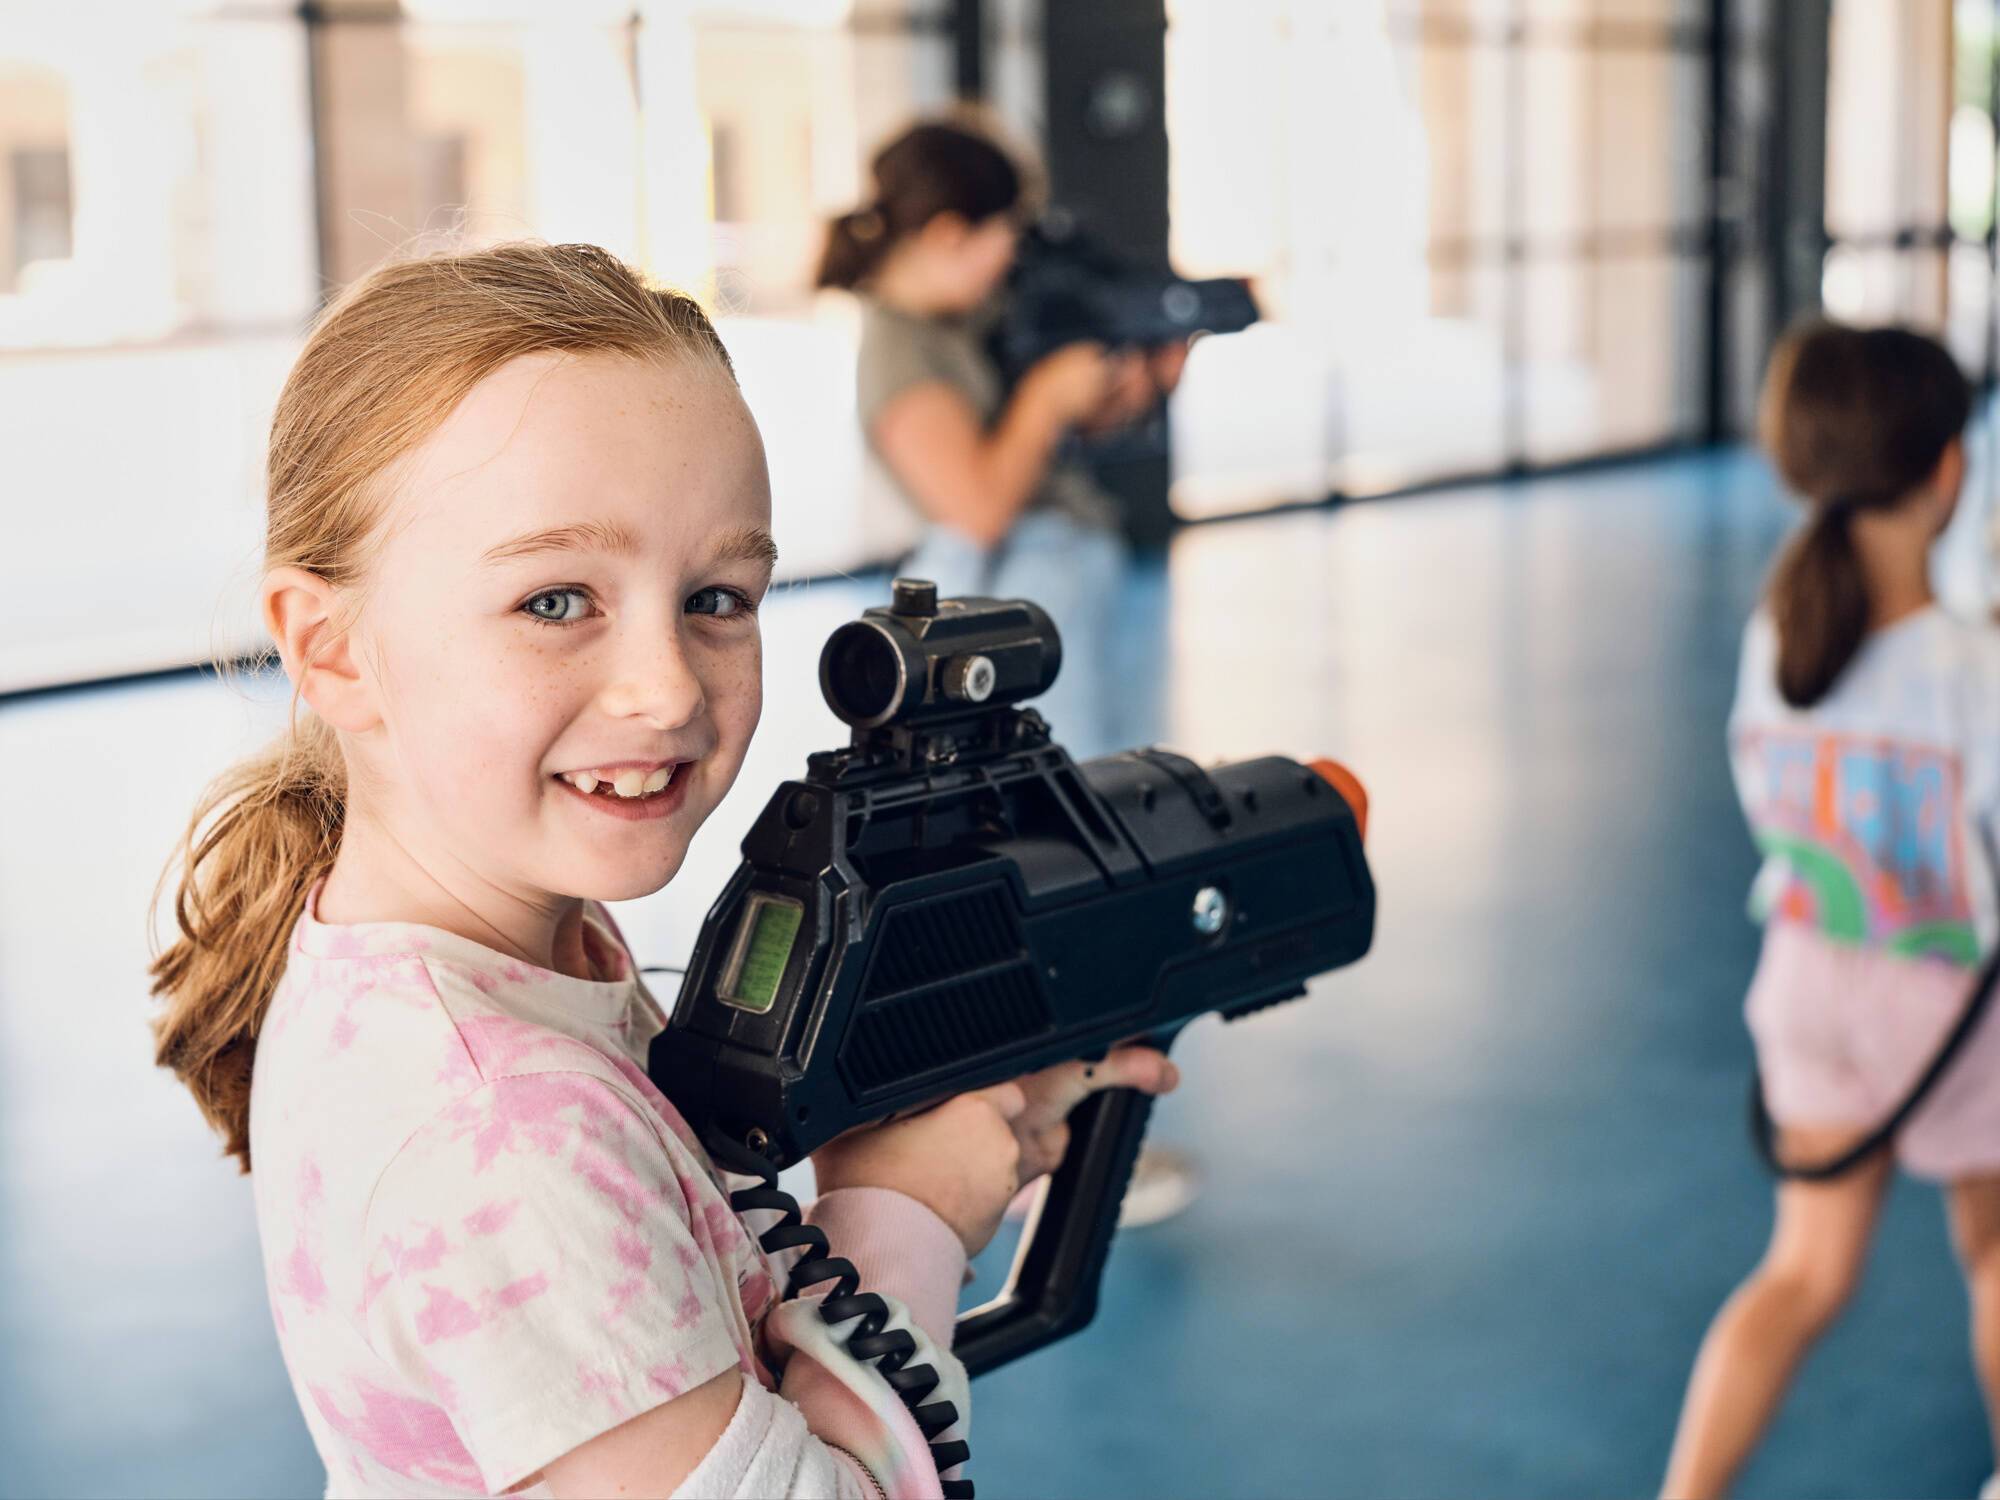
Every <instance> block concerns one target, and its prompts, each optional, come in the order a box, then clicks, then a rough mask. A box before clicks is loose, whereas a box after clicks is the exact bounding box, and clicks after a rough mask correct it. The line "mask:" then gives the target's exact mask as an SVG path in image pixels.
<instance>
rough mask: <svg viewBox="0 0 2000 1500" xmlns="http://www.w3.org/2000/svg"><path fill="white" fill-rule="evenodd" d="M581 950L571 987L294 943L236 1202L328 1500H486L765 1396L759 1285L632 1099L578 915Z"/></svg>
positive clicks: (595, 949)
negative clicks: (742, 1394)
mask: <svg viewBox="0 0 2000 1500" xmlns="http://www.w3.org/2000/svg"><path fill="white" fill-rule="evenodd" d="M316 894H317V892H315V895H316ZM585 936H586V948H587V950H588V953H589V956H590V961H591V964H592V967H593V972H594V973H595V974H596V975H597V976H598V977H597V978H595V979H590V980H584V979H572V978H569V977H567V976H565V975H562V974H557V973H554V972H552V971H550V970H547V969H540V968H536V967H534V966H532V965H529V964H524V963H516V962H511V961H509V960H507V959H505V958H504V957H503V956H501V955H499V954H497V953H494V952H493V951H491V950H489V949H486V948H483V947H481V946H480V945H478V944H477V943H474V942H471V941H470V940H468V939H465V938H460V937H456V936H453V935H452V934H450V933H446V932H443V931H440V930H438V929H435V928H428V927H419V926H413V925H408V924H402V923H366V924H359V925H353V926H329V925H324V924H322V923H320V922H318V921H317V920H315V919H314V917H313V914H312V903H311V901H308V902H307V907H306V912H305V914H304V915H303V916H302V917H301V918H300V919H299V923H298V926H297V928H296V930H295V932H294V934H293V938H292V945H291V952H290V954H289V957H288V960H287V965H286V970H285V977H284V981H283V983H282V984H281V985H280V987H279V989H278V992H277V994H276V996H275V998H274V999H273V1001H272V1004H271V1009H270V1013H269V1016H268V1018H267V1019H266V1021H265V1024H264V1029H263V1032H262V1034H261V1035H260V1037H259V1039H258V1045H257V1061H256V1073H255V1083H254V1086H253V1090H252V1094H251V1109H250V1144H251V1162H252V1165H253V1168H254V1170H253V1173H252V1179H251V1180H252V1182H253V1184H254V1186H255V1190H256V1198H257V1219H258V1226H259V1229H260V1232H261V1235H262V1239H263V1249H264V1265H265V1273H266V1275H267V1277H268V1279H269V1282H270V1295H271V1311H272V1315H273V1316H274V1318H275V1319H276V1321H277V1328H278V1341H279V1344H280V1347H281V1348H282V1349H283V1351H284V1357H285V1365H286V1368H287V1369H288V1370H289V1372H290V1374H291V1378H292V1384H293V1387H294V1389H295V1390H296V1392H297V1394H298V1398H299V1405H300V1406H301V1408H303V1410H304V1412H305V1419H306V1425H307V1426H308V1427H309V1428H310V1429H311V1430H312V1435H313V1441H314V1442H315V1443H316V1444H317V1445H318V1447H319V1451H320V1454H321V1456H322V1457H323V1458H324V1459H325V1461H326V1466H327V1475H328V1493H329V1494H332V1495H360V1494H367V1495H396V1496H403V1495H422V1496H435V1495H464V1494H488V1493H493V1492H496V1491H499V1490H503V1489H507V1488H511V1487H513V1486H516V1485H519V1484H520V1483H521V1482H522V1481H524V1480H526V1479H528V1478H529V1477H530V1476H532V1475H533V1474H534V1473H535V1471H536V1470H537V1469H539V1468H540V1467H541V1466H542V1465H543V1464H545V1463H547V1462H548V1461H550V1460H551V1459H554V1458H557V1457H560V1456H561V1455H562V1454H564V1453H567V1452H569V1451H570V1450H571V1449H573V1448H575V1447H577V1446H578V1445H579V1444H581V1443H583V1442H585V1441H587V1440H589V1439H590V1438H592V1437H595V1436H596V1435H598V1434H599V1433H602V1432H605V1431H607V1430H609V1429H610V1428H612V1427H614V1426H616V1425H618V1424H619V1423H621V1422H623V1421H625V1420H627V1419H629V1418H631V1417H635V1416H638V1415H639V1414H641V1413H643V1412H645V1411H648V1410H651V1409H652V1408H653V1407H655V1406H658V1405H659V1404H661V1402H663V1401H666V1400H670V1399H672V1398H673V1397H675V1396H678V1395H680V1394H681V1393H683V1392H685V1391H688V1390H692V1389H693V1388H695V1387H696V1386H699V1385H701V1384H703V1383H704V1382H706V1381H708V1380H710V1379H712V1378H714V1377H715V1376H717V1375H720V1374H722V1373H723V1372H724V1371H727V1370H730V1369H741V1370H743V1371H744V1372H745V1373H746V1374H749V1375H751V1376H752V1377H754V1378H756V1379H758V1380H760V1381H761V1382H763V1383H764V1384H765V1385H767V1386H768V1385H770V1384H771V1378H770V1375H769V1373H768V1372H767V1371H765V1370H764V1369H763V1367H762V1365H761V1364H760V1362H759V1361H758V1358H757V1355H756V1352H755V1351H756V1347H757V1346H756V1343H755V1341H754V1338H753V1329H754V1328H755V1327H756V1324H757V1322H758V1320H759V1319H760V1318H761V1316H762V1315H763V1313H764V1312H765V1311H766V1309H767V1308H768V1306H769V1304H770V1302H771V1295H772V1278H771V1272H770V1267H769V1265H768V1263H767V1262H766V1261H765V1259H764V1258H763V1256H762V1254H761V1252H760V1251H759V1250H758V1249H757V1247H756V1246H755V1245H754V1244H753V1243H752V1242H751V1240H750V1238H749V1235H748V1234H747V1233H746V1232H745V1230H744V1228H743V1226H742V1225H741V1223H740V1222H739V1221H738V1219H737V1217H736V1215H735V1214H734V1213H733V1212H732V1211H731V1210H730V1207H729V1204H728V1201H727V1198H726V1196H725V1193H724V1190H723V1188H722V1187H721V1186H719V1185H718V1182H717V1180H716V1178H715V1177H714V1176H713V1175H711V1170H710V1168H709V1166H708V1164H707V1159H706V1157H705V1156H704V1154H703V1153H702V1152H701V1151H700V1150H699V1148H698V1147H697V1146H696V1144H695V1142H694V1140H693V1139H692V1137H691V1136H690V1134H689V1132H688V1128H687V1126H686V1124H685V1122H684V1121H682V1119H681V1118H680V1116H679V1115H678V1114H677V1113H676V1112H675V1111H674V1109H673V1107H672V1106H671V1105H670V1104H669V1103H668V1102H667V1101H666V1099H665V1098H663V1097H662V1096H661V1095H660V1093H659V1092H658V1091H657V1090H656V1089H654V1087H653V1086H652V1084H651V1083H650V1082H649V1081H648V1080H647V1078H646V1076H645V1071H644V1059H645V1055H646V1049H647V1046H648V1044H649V1043H650V1042H651V1040H652V1038H653V1037H654V1036H655V1035H656V1034H657V1033H658V1032H659V1030H660V1027H661V1020H660V1015H659V1011H658V1009H657V1007H656V1006H655V1005H654V1003H653V1001H652V1000H651V998H650V997H649V996H648V995H647V994H646V992H645V990H644V988H643V986H642V985H641V984H640V982H639V980H638V977H637V975H636V974H635V973H634V972H633V969H632V964H631V960H630V957H629V956H628V955H627V954H626V952H625V949H624V946H623V944H622V943H621V942H620V941H619V939H618V938H617V936H616V932H615V929H614V928H613V927H612V926H611V923H610V919H609V918H608V917H607V916H606V915H605V914H604V913H603V912H602V911H601V910H600V909H598V908H595V907H592V908H590V910H589V915H588V917H587V926H586V934H585ZM536 1489H537V1490H538V1491H540V1490H541V1486H539V1485H537V1486H536Z"/></svg>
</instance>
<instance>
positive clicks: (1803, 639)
mask: <svg viewBox="0 0 2000 1500" xmlns="http://www.w3.org/2000/svg"><path fill="white" fill-rule="evenodd" d="M1854 511H1855V507H1854V506H1853V505H1851V504H1847V503H1842V504H1837V505H1823V506H1821V507H1819V509H1817V510H1816V511H1814V513H1813V514H1812V516H1811V517H1810V519H1808V520H1807V522H1806V524H1805V525H1804V526H1803V527H1801V528H1800V529H1799V531H1798V532H1797V534H1796V535H1794V536H1793V538H1792V540H1791V543H1790V545H1788V546H1787V547H1786V548H1785V550H1784V553H1783V554H1782V555H1781V556H1780V557H1779V559H1778V566H1777V567H1776V569H1774V570H1773V572H1772V574H1771V587H1770V607H1771V618H1772V621H1773V623H1774V624H1775V625H1776V626H1777V631H1778V693H1779V695H1780V696H1781V697H1783V698H1784V700H1785V702H1787V703H1789V704H1790V705H1791V706H1792V707H1793V708H1811V707H1812V706H1813V705H1814V704H1815V703H1817V702H1819V701H1820V699H1822V698H1824V697H1825V696H1826V695H1827V694H1828V693H1830V692H1832V691H1833V685H1834V683H1836V682H1838V681H1839V680H1840V674H1841V673H1842V672H1845V671H1846V670H1847V668H1848V665H1849V663H1851V662H1852V661H1853V660H1854V658H1855V656H1856V655H1857V654H1858V653H1859V652H1860V650H1861V643H1862V641H1863V640H1864V639H1866V638H1867V635H1868V578H1867V575H1866V574H1865V573H1863V572H1862V570H1861V554H1860V553H1858V552H1856V551H1855V550H1854Z"/></svg>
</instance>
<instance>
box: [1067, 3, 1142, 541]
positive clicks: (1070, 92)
mask: <svg viewBox="0 0 2000 1500" xmlns="http://www.w3.org/2000/svg"><path fill="white" fill-rule="evenodd" d="M1042 28H1043V29H1042V55H1043V60H1044V65H1045V70H1046V71H1045V75H1044V76H1045V77H1046V79H1047V91H1048V97H1047V101H1046V103H1047V118H1048V139H1047V142H1046V146H1045V150H1046V152H1047V155H1048V170H1049V196H1050V199H1051V201H1052V202H1054V203H1056V204H1059V205H1061V206H1062V207H1064V208H1066V209H1068V210H1070V211H1071V212H1073V213H1074V214H1076V216H1077V218H1078V221H1079V222H1080V223H1081V224H1082V225H1083V226H1084V228H1086V229H1087V230H1088V231H1089V232H1090V233H1091V234H1092V235H1093V237H1095V238H1097V239H1099V240H1100V241H1102V242H1103V243H1105V244H1107V245H1110V246H1111V247H1112V248H1114V249H1116V250H1117V251H1119V252H1120V253H1121V254H1124V255H1128V256H1131V257H1132V258H1134V259H1135V260H1140V261H1143V262H1146V263H1148V264H1152V265H1160V266H1164V265H1165V264H1166V262H1167V118H1166V108H1165V96H1166V82H1167V13H1166V4H1165V0H1045V4H1044V6H1043V21H1042ZM1093 467H1094V469H1095V472H1096V477H1097V480H1098V482H1099V483H1100V484H1101V485H1103V487H1104V488H1105V489H1106V490H1108V491H1109V492H1110V493H1111V494H1112V495H1113V496H1114V497H1115V498H1116V499H1117V500H1118V502H1119V506H1120V509H1121V511H1122V512H1123V516H1124V521H1125V530H1126V533H1127V535H1128V536H1129V537H1130V538H1131V539H1132V541H1133V542H1134V543H1135V544H1137V545H1140V546H1157V545H1160V544H1162V543H1164V542H1165V540H1166V538H1167V535H1168V533H1169V531H1170V530H1171V529H1172V524H1173V515H1172V512H1171V511H1170V510H1169V508H1168V505H1167V485H1168V482H1169V479H1170V477H1171V466H1170V464H1169V461H1168V456H1167V452H1166V444H1165V442H1164V441H1162V442H1160V443H1158V444H1155V445H1151V446H1150V447H1149V448H1148V449H1147V450H1146V451H1136V452H1132V453H1129V454H1123V455H1119V456H1116V457H1106V458H1105V459H1104V460H1103V461H1101V462H1099V463H1097V464H1095V465H1094V466H1093Z"/></svg>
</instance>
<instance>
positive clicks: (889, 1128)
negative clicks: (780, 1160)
mask: <svg viewBox="0 0 2000 1500" xmlns="http://www.w3.org/2000/svg"><path fill="white" fill-rule="evenodd" d="M1027 1107H1028V1096H1027V1094H1026V1093H1024V1092H1023V1091H1022V1088H1021V1085H1020V1084H1018V1083H1002V1084H996V1085H995V1086H994V1087H992V1088H990V1089H980V1090H978V1091H976V1092H974V1093H970V1094H960V1095H959V1096H958V1097H957V1098H956V1099H947V1100H946V1101H945V1102H944V1103H943V1104H940V1105H939V1106H938V1107H937V1108H936V1109H928V1110H925V1111H924V1112H923V1113H922V1114H920V1115H911V1116H909V1117H908V1118H907V1119H902V1120H890V1121H888V1122H886V1123H885V1124H881V1125H866V1126H863V1127H862V1128H861V1129H859V1130H850V1131H848V1132H847V1134H845V1135H843V1136H840V1137H838V1138H836V1139H834V1140H831V1141H828V1142H827V1143H826V1144H825V1145H824V1146H822V1147H820V1148H819V1150H817V1151H815V1152H814V1153H813V1157H812V1163H813V1176H814V1177H815V1178H816V1179H817V1181H818V1184H819V1190H820V1192H822V1193H831V1192H833V1191H835V1190H836V1189H839V1188H849V1187H879V1188H891V1189H893V1190H894V1191H896V1192H899V1193H903V1194H906V1195H907V1196H909V1197H911V1198H914V1199H916V1200H917V1202H919V1203H921V1204H923V1205H924V1206H925V1207H926V1208H928V1209H930V1211H931V1212H932V1213H934V1214H936V1215H937V1216H938V1217H939V1218H940V1219H943V1220H944V1221H945V1223H947V1224H949V1225H950V1226H951V1228H952V1231H953V1233H955V1234H956V1235H957V1236H958V1238H959V1240H960V1241H961V1242H962V1243H963V1244H964V1246H965V1253H966V1254H967V1255H977V1254H978V1253H979V1252H980V1251H981V1250H984V1249H985V1248H986V1244H987V1242H988V1241H989V1240H991V1239H992V1238H993V1233H994V1231H995V1230H997V1229H998V1228H999V1227H1000V1216H1001V1215H1002V1214H1004V1213H1005V1212H1006V1211H1007V1205H1008V1204H1009V1203H1010V1202H1012V1201H1013V1198H1014V1194H1015V1193H1017V1192H1019V1191H1020V1186H1021V1182H1020V1168H1021V1142H1020V1140H1019V1139H1018V1138H1017V1136H1016V1134H1015V1131H1014V1126H1013V1122H1014V1121H1015V1120H1016V1119H1018V1118H1020V1116H1021V1115H1022V1114H1023V1113H1024V1112H1025V1111H1026V1109H1027Z"/></svg>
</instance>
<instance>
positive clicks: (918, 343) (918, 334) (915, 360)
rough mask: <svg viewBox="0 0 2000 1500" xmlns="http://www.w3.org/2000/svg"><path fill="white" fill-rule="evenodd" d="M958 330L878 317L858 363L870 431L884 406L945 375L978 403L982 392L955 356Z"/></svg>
mask: <svg viewBox="0 0 2000 1500" xmlns="http://www.w3.org/2000/svg"><path fill="white" fill-rule="evenodd" d="M955 336H956V335H954V334H952V333H951V332H948V331H946V330H943V329H935V328H927V327H924V326H922V325H920V324H917V323H915V322H914V321H903V320H895V321H891V320H889V319H880V320H876V321H872V322H871V323H870V324H869V326H868V328H867V330H866V331H865V333H864V334H863V336H862V340H861V353H860V356H859V361H858V364H857V366H856V369H855V390H854V395H855V409H856V411H857V412H858V413H859V415H860V418H861V425H862V428H863V430H864V431H872V429H873V428H874V425H875V418H876V417H878V416H880V415H881V412H882V408H883V407H885V406H887V405H888V404H889V403H890V402H891V401H893V400H895V399H896V398H897V397H898V396H900V395H902V394H903V392H904V391H907V390H909V389H910V388H911V387H912V386H918V385H923V384H925V383H927V382H929V381H942V382H943V383H944V384H945V385H948V386H950V387H951V388H952V389H953V390H954V391H957V392H958V393H959V394H960V395H961V396H963V397H965V399H966V400H967V401H968V402H970V403H971V404H972V406H973V408H974V409H975V410H977V409H978V406H979V401H978V393H977V392H975V391H972V390H970V389H968V388H967V386H966V382H965V377H964V372H963V371H962V370H961V369H960V367H959V364H958V361H957V360H956V359H954V357H953V350H952V347H951V344H950V340H951V339H952V338H953V337H955Z"/></svg>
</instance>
